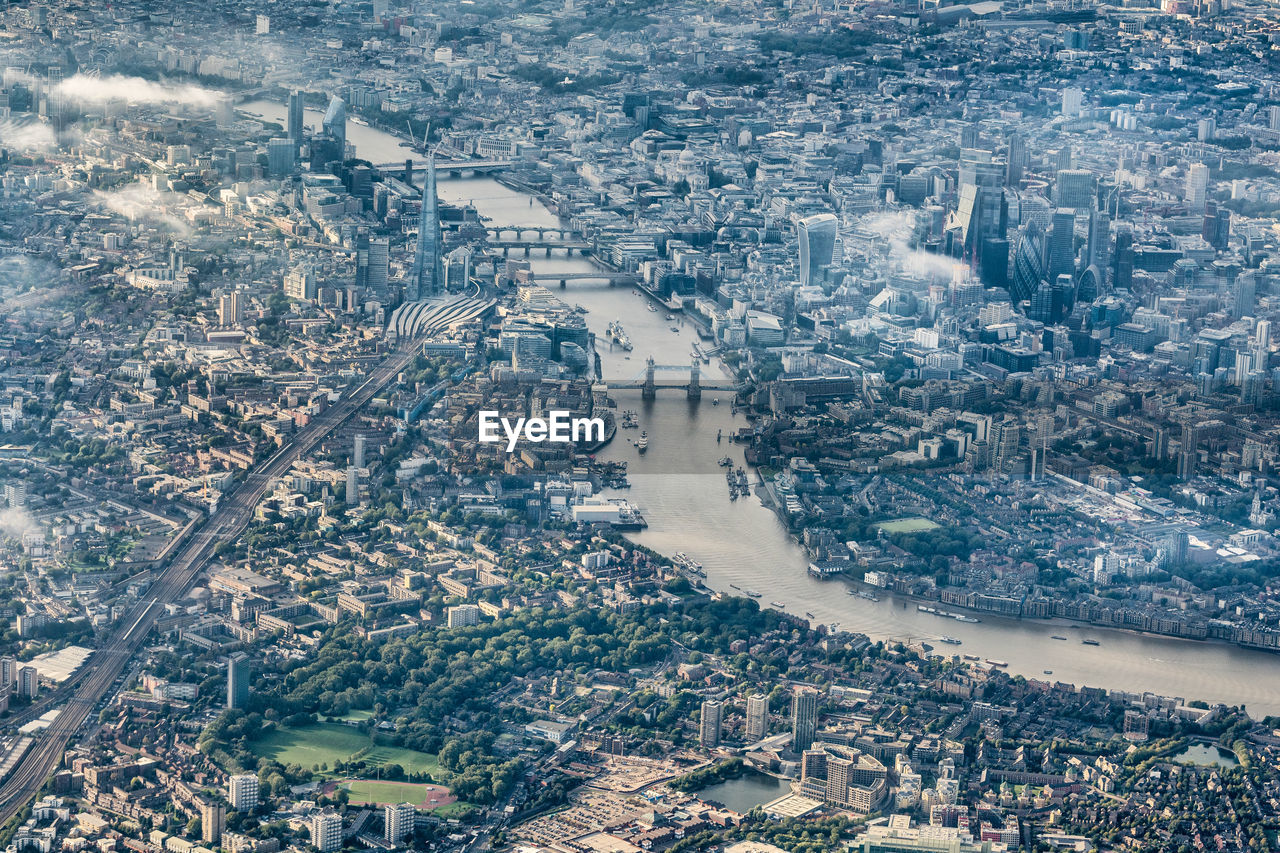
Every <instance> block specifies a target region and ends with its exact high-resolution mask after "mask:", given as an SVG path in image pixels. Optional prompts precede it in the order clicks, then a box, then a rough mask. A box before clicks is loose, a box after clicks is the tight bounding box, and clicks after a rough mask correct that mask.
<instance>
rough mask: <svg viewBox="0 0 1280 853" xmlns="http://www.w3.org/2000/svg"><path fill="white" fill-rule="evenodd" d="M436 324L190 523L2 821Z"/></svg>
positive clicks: (81, 679) (78, 687)
mask: <svg viewBox="0 0 1280 853" xmlns="http://www.w3.org/2000/svg"><path fill="white" fill-rule="evenodd" d="M433 331H435V329H434V328H430V329H423V330H422V332H421V333H420V334H419V335H418V336H416V337H415V338H414V339H413V340H411V341H406V342H405V346H404V347H403V348H401V349H399V350H397V351H395V352H393V353H392V354H391V355H389V356H388V357H387V358H386V359H384V360H383V361H382V363H381V364H379V365H378V367H376V368H374V370H373V371H372V372H371V373H370V374H369V376H368V377H367V378H366V379H365V380H364V381H363V382H362V383H361V384H360V385H358V386H357V387H356V388H354V389H352V390H350V391H348V392H347V393H346V394H344V395H343V396H342V398H341V399H339V400H338V402H336V403H335V404H334V405H332V406H330V407H329V408H328V409H326V410H325V411H324V412H322V413H321V414H320V415H318V416H317V417H316V418H315V420H313V421H312V422H311V423H309V424H308V425H307V426H305V427H303V428H302V430H300V431H299V432H297V433H295V434H294V436H293V438H292V439H291V440H290V441H288V442H287V443H285V444H284V445H283V446H281V448H280V449H279V450H277V451H276V452H275V453H274V454H273V455H272V456H271V457H270V458H269V459H267V460H266V461H264V462H262V463H260V464H258V465H257V466H255V467H254V468H253V469H252V470H251V471H250V473H249V474H248V476H246V477H245V479H244V480H243V481H242V482H241V483H240V484H239V485H238V486H237V487H236V488H235V489H234V490H233V491H232V492H231V493H230V494H229V495H228V496H227V498H226V499H225V500H224V501H223V503H222V505H220V506H219V507H218V509H217V510H216V511H214V512H213V513H212V514H211V515H210V516H209V517H208V518H207V519H206V520H205V521H204V523H203V524H202V525H200V526H199V527H198V528H196V529H195V530H193V531H192V534H191V536H190V538H189V539H188V540H187V542H186V543H185V544H184V545H183V546H182V547H180V548H179V549H178V550H177V552H176V553H175V554H174V555H172V557H171V558H170V561H169V563H168V565H167V566H166V567H165V568H164V570H163V571H162V572H161V573H160V575H159V577H158V578H157V579H156V581H155V582H154V583H153V584H152V585H151V587H150V589H148V590H147V593H146V594H147V596H148V598H147V599H146V600H145V601H140V602H138V603H137V604H135V605H134V606H133V607H132V608H130V610H129V612H128V613H127V614H126V615H125V617H124V619H122V620H121V621H120V626H119V627H118V628H117V630H116V632H115V633H114V634H112V635H111V637H110V638H109V639H108V640H107V641H106V642H105V643H103V644H102V645H101V646H99V647H98V649H97V650H95V651H94V653H93V655H92V656H90V658H89V659H88V660H87V661H85V664H84V666H83V667H82V669H81V672H80V674H77V676H76V679H77V680H76V681H73V682H72V685H73V689H72V691H70V692H69V693H67V694H62V695H65V696H68V697H69V698H67V699H66V704H65V705H63V707H62V709H61V711H60V712H59V713H58V716H57V717H56V718H55V719H54V720H53V722H52V723H51V724H50V725H49V727H48V728H46V729H45V730H44V731H43V732H42V733H40V734H39V735H38V740H37V742H36V743H35V744H34V745H33V746H32V747H31V749H30V750H29V751H28V752H27V754H26V756H25V757H24V758H23V759H22V761H21V762H20V763H19V765H18V766H17V767H16V768H15V769H14V771H13V772H12V773H11V774H10V775H9V777H8V778H7V779H5V780H3V781H2V782H0V824H2V823H4V822H6V821H8V820H9V819H10V818H12V817H13V816H14V815H16V814H18V813H19V812H20V811H21V810H22V808H23V807H24V806H25V805H26V804H27V803H28V802H29V801H30V800H31V799H32V798H33V797H35V795H36V794H38V793H39V792H40V790H41V788H42V787H43V786H44V784H45V781H46V780H47V778H48V777H49V775H50V774H51V773H52V772H53V771H54V770H55V769H56V768H57V766H58V764H59V763H60V761H61V758H62V754H63V752H64V750H65V749H66V748H67V745H68V744H69V743H70V742H71V739H72V738H73V737H74V736H75V734H76V732H78V731H79V730H80V728H81V726H83V725H84V724H85V721H86V720H87V719H88V718H89V715H90V714H92V713H93V712H94V709H95V708H96V707H97V705H98V703H99V702H101V701H102V699H103V698H104V697H105V696H107V695H108V691H109V690H110V689H111V687H112V686H113V685H114V684H115V683H116V681H117V680H118V679H119V678H120V676H121V674H122V673H123V672H124V669H125V666H126V665H127V664H128V662H129V661H130V659H132V657H133V655H134V653H135V652H136V651H137V650H138V647H139V646H141V644H142V641H143V640H144V639H145V638H146V637H147V635H148V634H149V633H150V632H151V628H152V627H153V626H154V625H155V622H156V619H157V617H158V616H159V614H161V613H162V612H164V609H165V606H166V605H168V604H171V603H174V602H176V601H179V600H181V597H182V596H183V595H184V594H185V593H186V591H187V590H188V589H190V587H191V584H192V583H193V582H194V580H195V578H196V576H197V575H198V574H199V572H200V570H201V569H203V568H204V566H205V564H206V563H207V562H208V560H209V558H210V557H211V556H212V555H213V549H214V548H215V547H216V546H217V544H218V543H220V542H223V541H229V540H230V539H231V538H232V537H234V536H237V535H239V533H240V532H241V531H243V530H244V529H245V527H246V526H248V523H249V520H250V519H251V517H252V515H253V509H254V507H255V506H256V505H257V504H258V501H259V500H261V498H262V496H263V495H264V494H265V493H266V491H267V488H268V487H269V486H270V484H271V482H272V481H273V480H274V479H276V478H277V477H279V476H281V475H282V474H284V473H285V472H286V471H288V470H289V468H290V467H291V466H292V465H293V463H294V462H295V461H296V460H297V459H299V458H300V457H302V456H303V455H304V454H306V453H308V452H309V451H310V450H311V449H312V448H314V447H315V446H316V445H317V444H319V443H320V441H322V440H323V439H324V438H325V437H326V436H327V435H329V434H330V433H331V432H332V431H333V430H334V429H336V428H337V427H339V426H340V425H342V424H343V423H344V422H346V420H347V419H349V418H350V417H351V416H352V415H354V414H355V413H356V412H357V411H359V410H360V409H361V408H363V407H364V406H365V405H366V404H367V403H368V402H369V401H370V400H371V399H372V398H373V396H374V395H375V394H377V393H378V392H379V391H380V390H382V388H383V387H385V386H386V385H387V384H388V383H389V382H390V381H391V380H392V379H393V378H395V376H396V375H397V374H398V373H399V372H400V371H402V370H404V369H405V368H406V367H407V366H408V365H409V364H410V362H411V361H412V360H413V358H414V356H415V354H416V351H417V349H418V347H417V344H419V343H420V342H421V339H422V338H423V337H425V336H426V335H428V334H430V333H431V332H433ZM56 704H57V701H56V700H55V701H53V702H50V703H49V704H47V705H46V704H44V703H42V704H41V707H42V708H43V709H44V710H48V709H49V708H51V707H53V706H55V705H56ZM42 712H43V711H42ZM37 716H38V715H37Z"/></svg>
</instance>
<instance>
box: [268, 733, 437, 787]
mask: <svg viewBox="0 0 1280 853" xmlns="http://www.w3.org/2000/svg"><path fill="white" fill-rule="evenodd" d="M365 749H368V750H369V751H368V752H366V753H365V754H364V755H362V756H361V758H362V759H363V760H365V761H367V762H368V763H369V766H371V767H376V766H384V765H387V764H399V765H400V766H401V767H403V768H404V769H405V772H406V773H430V774H432V775H433V776H435V775H437V774H439V773H440V765H439V764H438V763H437V762H436V757H435V756H434V755H431V754H430V753H426V752H418V751H417V750H414V749H404V748H402V747H398V746H375V747H373V748H372V749H369V736H368V735H367V734H364V733H362V732H360V731H358V730H356V729H354V728H352V727H351V726H344V725H341V724H340V723H317V724H315V725H313V726H302V727H300V728H287V727H285V728H279V729H276V730H275V731H273V732H271V733H270V734H268V735H266V736H265V737H263V738H260V739H259V740H256V741H254V742H253V752H254V754H255V755H257V756H258V757H259V758H268V759H271V760H273V761H278V762H280V763H281V764H299V765H301V766H303V767H307V768H310V767H312V766H314V765H317V764H327V765H329V766H330V767H332V766H333V764H334V763H335V762H337V761H349V760H351V759H352V758H353V757H354V756H355V754H356V753H357V752H360V751H361V750H365ZM396 802H400V801H399V800H397V801H396Z"/></svg>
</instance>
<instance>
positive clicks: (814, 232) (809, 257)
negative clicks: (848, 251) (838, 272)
mask: <svg viewBox="0 0 1280 853" xmlns="http://www.w3.org/2000/svg"><path fill="white" fill-rule="evenodd" d="M837 226H838V220H837V219H836V217H835V215H834V214H831V213H818V214H814V215H813V216H806V217H805V218H804V219H801V220H800V221H799V222H797V223H796V233H797V236H798V237H799V238H800V285H801V286H802V287H804V286H807V285H809V284H813V283H814V282H816V281H821V280H822V277H823V275H824V274H825V273H826V271H827V268H828V267H830V266H831V262H832V261H833V260H834V259H835V251H836V231H837Z"/></svg>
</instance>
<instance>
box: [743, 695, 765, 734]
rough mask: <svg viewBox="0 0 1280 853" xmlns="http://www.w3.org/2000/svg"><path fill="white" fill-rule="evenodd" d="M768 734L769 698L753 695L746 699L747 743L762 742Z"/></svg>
mask: <svg viewBox="0 0 1280 853" xmlns="http://www.w3.org/2000/svg"><path fill="white" fill-rule="evenodd" d="M768 733H769V697H768V696H766V695H765V694H763V693H753V694H752V695H751V696H748V697H747V743H755V742H756V741H758V740H762V739H763V738H764V736H765V735H766V734H768Z"/></svg>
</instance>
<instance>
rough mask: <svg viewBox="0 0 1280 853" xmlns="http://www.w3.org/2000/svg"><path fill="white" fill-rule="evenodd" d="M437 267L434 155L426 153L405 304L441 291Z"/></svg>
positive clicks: (437, 206)
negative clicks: (416, 240)
mask: <svg viewBox="0 0 1280 853" xmlns="http://www.w3.org/2000/svg"><path fill="white" fill-rule="evenodd" d="M443 284H444V274H443V272H442V268H441V263H440V210H439V205H438V202H437V200H436V153H435V151H430V152H428V153H427V174H426V177H425V178H424V179H423V181H422V213H421V214H420V215H419V217H418V252H417V256H416V257H415V258H414V264H413V277H412V278H411V280H410V282H409V287H408V288H407V292H406V293H405V300H406V301H408V302H413V301H416V300H418V299H429V298H431V297H432V296H435V295H437V294H439V293H440V291H441V290H443Z"/></svg>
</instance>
